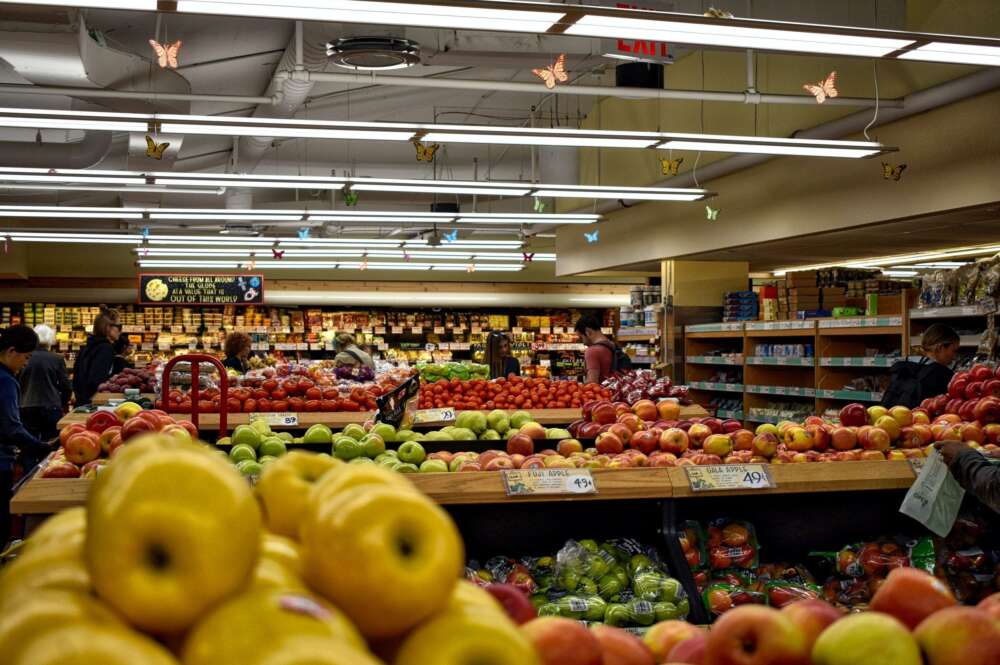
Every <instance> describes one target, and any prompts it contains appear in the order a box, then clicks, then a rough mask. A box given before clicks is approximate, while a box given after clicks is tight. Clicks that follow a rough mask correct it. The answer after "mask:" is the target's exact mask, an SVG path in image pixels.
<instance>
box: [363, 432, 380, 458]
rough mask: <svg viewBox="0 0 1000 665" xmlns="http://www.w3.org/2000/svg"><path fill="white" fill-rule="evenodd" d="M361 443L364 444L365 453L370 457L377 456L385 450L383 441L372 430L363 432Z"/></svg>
mask: <svg viewBox="0 0 1000 665" xmlns="http://www.w3.org/2000/svg"><path fill="white" fill-rule="evenodd" d="M361 445H362V446H364V449H365V455H366V456H367V457H370V458H374V457H378V456H379V455H381V454H382V453H384V452H385V441H384V440H383V439H382V437H381V436H379V435H378V434H375V433H374V432H369V433H368V434H365V436H364V438H362V439H361Z"/></svg>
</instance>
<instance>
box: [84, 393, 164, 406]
mask: <svg viewBox="0 0 1000 665" xmlns="http://www.w3.org/2000/svg"><path fill="white" fill-rule="evenodd" d="M159 397H160V396H159V395H157V394H156V393H139V399H148V400H150V401H156V400H157V399H159ZM124 401H126V399H125V393H95V394H94V396H93V397H92V398H91V399H90V403H91V404H96V405H98V406H104V405H105V404H110V403H111V402H124Z"/></svg>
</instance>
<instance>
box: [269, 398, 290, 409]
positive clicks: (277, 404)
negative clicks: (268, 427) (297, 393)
mask: <svg viewBox="0 0 1000 665" xmlns="http://www.w3.org/2000/svg"><path fill="white" fill-rule="evenodd" d="M271 410H272V411H279V412H280V411H288V401H287V400H283V399H276V400H274V401H273V402H271Z"/></svg>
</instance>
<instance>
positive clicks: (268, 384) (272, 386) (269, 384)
mask: <svg viewBox="0 0 1000 665" xmlns="http://www.w3.org/2000/svg"><path fill="white" fill-rule="evenodd" d="M260 387H261V388H263V389H264V391H265V392H267V393H273V392H274V391H275V390H277V389H278V382H277V381H275V380H274V379H267V380H265V381H264V382H263V383H261V384H260ZM255 392H256V391H255Z"/></svg>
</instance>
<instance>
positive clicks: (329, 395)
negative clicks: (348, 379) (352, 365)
mask: <svg viewBox="0 0 1000 665" xmlns="http://www.w3.org/2000/svg"><path fill="white" fill-rule="evenodd" d="M338 397H340V391H339V390H337V389H336V388H324V389H323V399H332V400H335V399H337V398H338Z"/></svg>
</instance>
